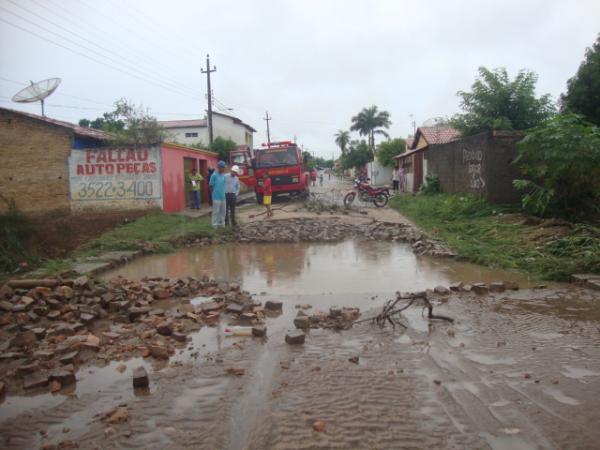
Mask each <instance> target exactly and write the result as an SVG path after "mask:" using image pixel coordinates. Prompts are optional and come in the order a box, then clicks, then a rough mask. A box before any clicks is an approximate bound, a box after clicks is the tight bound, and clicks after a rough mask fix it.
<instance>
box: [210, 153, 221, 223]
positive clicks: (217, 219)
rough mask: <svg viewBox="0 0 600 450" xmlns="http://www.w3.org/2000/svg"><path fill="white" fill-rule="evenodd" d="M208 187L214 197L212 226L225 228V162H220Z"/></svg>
mask: <svg viewBox="0 0 600 450" xmlns="http://www.w3.org/2000/svg"><path fill="white" fill-rule="evenodd" d="M208 185H209V186H210V189H211V195H212V201H213V205H212V226H213V227H223V226H225V161H219V163H218V164H217V170H216V171H215V172H213V174H212V175H211V177H210V181H209V182H208Z"/></svg>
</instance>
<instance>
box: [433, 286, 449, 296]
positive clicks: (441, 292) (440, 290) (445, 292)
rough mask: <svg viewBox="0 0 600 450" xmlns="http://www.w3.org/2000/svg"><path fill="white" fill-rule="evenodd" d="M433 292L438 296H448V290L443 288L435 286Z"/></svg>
mask: <svg viewBox="0 0 600 450" xmlns="http://www.w3.org/2000/svg"><path fill="white" fill-rule="evenodd" d="M433 292H435V293H436V294H438V295H448V294H450V289H448V288H447V287H445V286H436V287H434V288H433Z"/></svg>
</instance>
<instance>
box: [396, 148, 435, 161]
mask: <svg viewBox="0 0 600 450" xmlns="http://www.w3.org/2000/svg"><path fill="white" fill-rule="evenodd" d="M426 148H427V147H421V148H415V149H413V150H409V151H407V152H404V153H400V154H399V155H396V156H394V157H393V159H404V158H407V157H409V156H412V155H414V154H415V153H419V152H422V151H423V150H425V149H426Z"/></svg>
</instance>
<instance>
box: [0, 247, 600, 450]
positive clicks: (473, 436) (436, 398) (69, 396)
mask: <svg viewBox="0 0 600 450" xmlns="http://www.w3.org/2000/svg"><path fill="white" fill-rule="evenodd" d="M192 274H193V275H205V274H206V275H215V276H217V277H220V278H226V279H229V280H237V281H239V282H241V283H242V285H243V287H244V289H247V290H249V291H251V292H254V293H257V294H258V295H257V298H258V299H260V300H261V301H263V302H264V301H266V300H270V299H271V300H280V301H282V302H283V311H282V313H281V314H271V316H270V317H269V318H268V319H267V323H266V325H267V328H268V334H267V336H268V337H267V338H266V339H264V340H263V339H258V338H251V337H248V338H246V337H226V336H225V335H224V333H223V328H224V326H225V325H226V324H227V322H228V319H227V317H224V318H222V320H221V322H220V323H218V324H217V325H216V326H214V327H202V328H201V329H200V330H199V331H198V332H196V333H193V334H192V335H191V340H190V341H188V344H187V345H186V346H185V348H181V349H180V350H178V351H177V353H176V354H175V355H173V356H172V357H171V358H170V359H169V360H168V361H163V362H158V361H157V360H154V359H152V358H146V359H144V358H134V359H130V360H127V361H113V362H110V363H108V364H107V365H106V366H104V367H98V366H95V365H87V366H86V365H82V366H81V367H80V368H79V371H78V372H77V383H76V385H74V386H73V388H72V389H71V390H70V391H65V390H63V391H61V392H60V393H59V394H54V395H53V394H49V393H43V394H37V395H35V394H34V395H18V396H8V397H7V398H6V399H5V400H4V402H3V403H2V404H0V435H1V436H2V441H1V442H2V448H7V449H12V448H14V449H29V448H40V447H41V446H43V445H45V444H57V443H58V442H61V441H65V440H72V441H73V442H77V443H78V445H79V448H90V449H91V448H103V449H110V448H123V449H133V448H140V449H142V448H144V449H145V448H153V449H163V448H199V449H211V450H214V449H256V450H258V449H403V448H407V449H408V448H410V449H432V448H436V449H437V448H440V449H445V448H452V449H492V450H504V449H525V450H527V449H554V448H556V449H594V448H598V444H597V443H598V442H600V431H599V430H598V428H597V426H596V423H597V422H598V421H599V420H600V409H599V408H598V407H597V399H598V398H600V348H599V347H598V345H597V342H598V339H599V338H600V295H599V294H598V293H595V292H593V291H588V290H584V289H580V288H575V287H572V286H568V287H566V286H553V287H552V289H522V290H519V291H506V292H501V293H491V294H488V295H476V294H474V293H453V294H451V295H449V296H434V300H433V301H434V304H435V310H436V313H438V314H443V315H447V316H450V317H453V318H455V319H456V322H455V324H452V325H451V324H448V323H440V322H435V323H434V322H429V321H428V320H427V319H425V318H424V317H423V315H422V311H421V308H420V307H418V306H415V307H412V308H410V309H408V310H407V311H405V313H404V319H403V322H404V323H405V324H406V326H407V329H406V330H404V329H401V328H397V329H396V330H392V329H384V330H380V329H379V328H377V327H374V326H372V325H371V324H370V323H363V324H358V325H355V326H354V327H353V328H352V329H350V330H345V331H339V332H336V331H331V330H321V329H318V330H310V331H309V332H308V334H307V339H306V344H305V345H303V346H290V345H287V344H286V343H285V342H284V334H285V332H286V330H287V329H291V328H293V325H292V322H293V319H294V317H295V316H296V314H297V313H298V311H299V309H298V308H297V305H298V306H299V305H303V307H305V308H306V307H308V305H310V308H309V309H306V311H307V313H312V312H313V311H315V310H327V309H328V308H329V307H331V306H334V305H339V306H358V307H360V308H361V311H362V312H363V317H365V316H368V315H369V314H372V312H373V311H375V310H376V309H377V308H379V307H380V306H381V304H382V303H383V302H384V301H385V300H386V299H388V298H391V297H393V295H394V292H395V291H397V290H401V291H414V290H421V289H425V288H433V287H434V286H436V285H438V284H441V285H448V284H450V283H451V282H453V281H458V280H465V281H492V280H514V281H518V282H519V283H520V284H521V285H522V286H524V285H527V284H528V285H530V286H531V285H533V284H535V282H534V281H531V282H528V280H526V279H523V278H522V277H519V276H517V275H515V274H512V273H498V272H494V271H491V270H487V269H482V268H480V267H476V266H471V265H468V264H463V263H458V262H455V261H451V260H444V259H431V258H425V257H416V256H414V254H413V253H412V251H411V250H410V248H409V247H407V246H406V245H405V244H399V243H389V242H376V241H360V242H359V241H344V242H340V243H335V244H285V245H283V244H227V245H222V246H215V247H207V248H201V249H188V250H184V251H181V252H178V253H175V254H170V255H158V256H149V257H146V258H142V259H139V260H137V261H134V262H133V263H131V264H129V265H127V266H124V267H122V268H119V269H117V270H115V271H114V272H112V273H107V274H106V277H113V276H116V275H124V276H127V277H128V278H132V279H134V278H136V277H138V278H139V277H142V276H159V275H160V276H169V277H178V276H183V275H192ZM203 300H205V299H198V300H197V301H203ZM193 303H194V302H191V303H190V302H189V301H187V300H183V299H180V300H175V299H173V300H165V301H162V303H160V304H157V305H156V306H160V307H162V308H166V309H179V310H181V311H188V310H191V308H193V306H194V304H193ZM120 327H121V325H119V324H117V323H115V324H113V325H112V327H111V331H114V330H119V329H120ZM356 357H358V360H356V359H353V361H355V362H351V361H349V359H350V358H356ZM356 362H357V363H356ZM121 364H125V365H126V368H125V369H124V370H122V371H120V370H117V369H118V368H119V366H120V365H121ZM139 365H144V366H145V367H146V368H147V370H148V373H149V375H150V388H149V389H148V390H141V391H140V390H134V389H133V388H132V385H131V377H132V370H133V368H134V367H136V366H139ZM228 368H235V369H243V370H244V374H243V375H241V376H236V375H231V374H228V373H227V372H226V369H228ZM119 405H126V406H127V408H128V414H129V418H128V420H127V421H126V422H125V423H122V424H113V425H107V424H106V423H104V422H102V421H101V420H100V419H99V415H101V414H102V413H103V412H105V411H107V410H109V409H111V408H114V407H116V406H119ZM317 421H322V422H323V423H324V429H322V430H321V431H315V429H314V427H313V426H314V424H315V422H317Z"/></svg>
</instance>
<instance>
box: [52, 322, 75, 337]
mask: <svg viewBox="0 0 600 450" xmlns="http://www.w3.org/2000/svg"><path fill="white" fill-rule="evenodd" d="M74 334H75V329H74V327H73V326H71V325H69V324H66V323H61V324H60V325H58V326H57V327H56V328H54V329H52V330H50V332H49V333H48V335H49V336H73V335H74Z"/></svg>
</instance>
